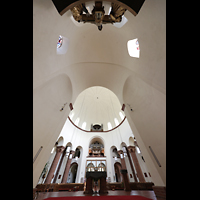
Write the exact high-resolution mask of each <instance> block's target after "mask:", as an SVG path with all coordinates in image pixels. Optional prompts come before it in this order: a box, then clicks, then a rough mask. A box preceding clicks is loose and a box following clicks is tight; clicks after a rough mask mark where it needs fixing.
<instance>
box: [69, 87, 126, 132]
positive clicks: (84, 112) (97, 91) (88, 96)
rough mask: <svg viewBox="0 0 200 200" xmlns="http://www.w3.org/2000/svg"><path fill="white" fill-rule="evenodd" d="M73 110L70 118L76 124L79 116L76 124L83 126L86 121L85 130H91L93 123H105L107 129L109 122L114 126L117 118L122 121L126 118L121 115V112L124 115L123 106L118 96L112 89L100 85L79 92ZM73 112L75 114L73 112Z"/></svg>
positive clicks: (104, 126)
mask: <svg viewBox="0 0 200 200" xmlns="http://www.w3.org/2000/svg"><path fill="white" fill-rule="evenodd" d="M73 108H74V109H73V110H72V111H71V113H70V118H71V120H72V121H73V123H75V124H76V120H77V119H78V118H79V123H78V124H76V125H77V126H78V127H80V128H82V124H83V123H84V122H86V127H85V128H84V130H87V131H90V129H91V124H103V130H104V131H107V130H109V129H108V122H110V123H111V126H112V128H115V127H116V126H117V125H116V123H115V121H114V119H115V118H116V119H117V121H118V122H119V123H120V122H122V120H123V119H124V117H123V118H121V117H120V115H119V112H121V113H122V115H123V116H124V112H123V111H122V110H121V108H122V106H121V104H120V102H119V100H118V98H117V96H116V95H115V94H114V93H113V92H112V91H110V90H108V89H107V88H104V87H100V86H94V87H90V88H88V89H86V90H84V91H83V92H81V93H80V94H79V96H78V97H77V99H76V101H75V103H74V106H73ZM72 113H73V114H72Z"/></svg>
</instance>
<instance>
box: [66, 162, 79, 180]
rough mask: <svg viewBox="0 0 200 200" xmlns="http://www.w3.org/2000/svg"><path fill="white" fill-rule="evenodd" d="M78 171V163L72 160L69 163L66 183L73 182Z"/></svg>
mask: <svg viewBox="0 0 200 200" xmlns="http://www.w3.org/2000/svg"><path fill="white" fill-rule="evenodd" d="M77 172H78V163H76V162H74V163H72V164H71V165H70V170H69V175H68V180H67V183H75V182H76V176H77Z"/></svg>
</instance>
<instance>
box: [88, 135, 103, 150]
mask: <svg viewBox="0 0 200 200" xmlns="http://www.w3.org/2000/svg"><path fill="white" fill-rule="evenodd" d="M96 141H97V142H99V143H101V144H103V146H105V141H104V138H103V137H101V136H99V135H96V136H93V137H92V138H90V142H89V145H88V148H89V146H90V145H91V144H92V143H93V142H96Z"/></svg>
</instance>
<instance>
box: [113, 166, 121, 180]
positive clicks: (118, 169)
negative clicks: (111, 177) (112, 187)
mask: <svg viewBox="0 0 200 200" xmlns="http://www.w3.org/2000/svg"><path fill="white" fill-rule="evenodd" d="M114 169H115V178H116V182H122V177H121V173H120V170H121V169H122V165H121V163H119V162H115V164H114Z"/></svg>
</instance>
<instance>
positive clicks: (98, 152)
mask: <svg viewBox="0 0 200 200" xmlns="http://www.w3.org/2000/svg"><path fill="white" fill-rule="evenodd" d="M89 157H104V145H103V144H102V143H101V142H98V141H95V142H93V143H92V144H90V146H89Z"/></svg>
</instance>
